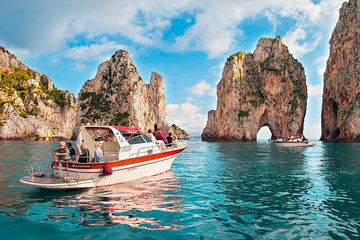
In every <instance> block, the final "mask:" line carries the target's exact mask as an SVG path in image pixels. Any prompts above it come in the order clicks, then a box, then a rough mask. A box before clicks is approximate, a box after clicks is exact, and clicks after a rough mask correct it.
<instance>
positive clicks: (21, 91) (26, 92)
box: [0, 68, 69, 106]
mask: <svg viewBox="0 0 360 240" xmlns="http://www.w3.org/2000/svg"><path fill="white" fill-rule="evenodd" d="M32 72H33V71H32V70H30V69H27V70H24V69H21V68H11V69H7V70H5V71H0V90H1V91H2V92H3V93H4V94H5V95H7V96H12V95H13V94H14V93H15V92H16V93H17V95H18V96H20V98H21V99H22V100H23V101H24V100H25V99H29V100H31V101H34V102H35V103H36V102H37V99H36V98H35V95H34V94H38V95H40V98H41V99H42V100H52V101H53V102H54V103H55V104H57V105H59V106H64V105H68V104H69V101H68V100H67V99H66V98H65V92H64V91H62V90H59V89H58V88H56V87H53V88H52V89H51V90H48V89H46V87H45V86H44V85H43V84H42V83H37V84H32V83H30V84H29V83H28V80H31V79H32V77H31V74H32ZM1 102H2V103H4V100H2V99H0V103H1ZM7 102H9V103H11V104H14V102H13V101H7Z"/></svg>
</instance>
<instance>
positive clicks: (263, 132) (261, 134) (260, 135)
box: [256, 125, 272, 140]
mask: <svg viewBox="0 0 360 240" xmlns="http://www.w3.org/2000/svg"><path fill="white" fill-rule="evenodd" d="M271 135H272V133H271V130H270V128H269V127H268V126H267V125H264V126H262V127H261V128H260V129H259V131H258V132H257V134H256V139H257V140H263V139H266V140H268V139H270V138H271Z"/></svg>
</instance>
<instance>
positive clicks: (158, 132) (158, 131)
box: [154, 123, 168, 144]
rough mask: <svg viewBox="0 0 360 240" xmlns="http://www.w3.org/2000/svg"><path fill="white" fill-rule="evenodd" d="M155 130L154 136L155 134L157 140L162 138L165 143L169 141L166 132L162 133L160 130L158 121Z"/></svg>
mask: <svg viewBox="0 0 360 240" xmlns="http://www.w3.org/2000/svg"><path fill="white" fill-rule="evenodd" d="M154 131H155V133H154V136H155V138H156V140H161V141H163V142H164V143H165V144H167V143H168V141H167V139H166V137H165V136H164V134H162V132H161V131H160V130H158V127H157V124H156V123H155V125H154Z"/></svg>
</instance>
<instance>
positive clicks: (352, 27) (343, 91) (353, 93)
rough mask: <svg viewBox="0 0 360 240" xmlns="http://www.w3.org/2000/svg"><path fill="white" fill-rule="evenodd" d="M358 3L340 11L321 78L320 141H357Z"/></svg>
mask: <svg viewBox="0 0 360 240" xmlns="http://www.w3.org/2000/svg"><path fill="white" fill-rule="evenodd" d="M359 53H360V0H349V2H345V3H343V5H342V7H341V9H340V16H339V20H338V22H337V24H336V27H335V29H334V31H333V34H332V36H331V39H330V56H329V59H328V61H327V66H326V71H325V74H324V89H323V103H322V113H321V140H325V141H360V78H359V76H360V55H359Z"/></svg>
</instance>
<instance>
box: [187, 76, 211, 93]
mask: <svg viewBox="0 0 360 240" xmlns="http://www.w3.org/2000/svg"><path fill="white" fill-rule="evenodd" d="M186 91H187V92H188V93H190V94H192V95H196V96H200V97H204V96H216V86H215V87H214V86H211V85H210V84H209V83H207V82H206V81H204V80H201V81H200V82H198V83H197V84H195V85H194V86H191V87H189V88H187V89H186Z"/></svg>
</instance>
